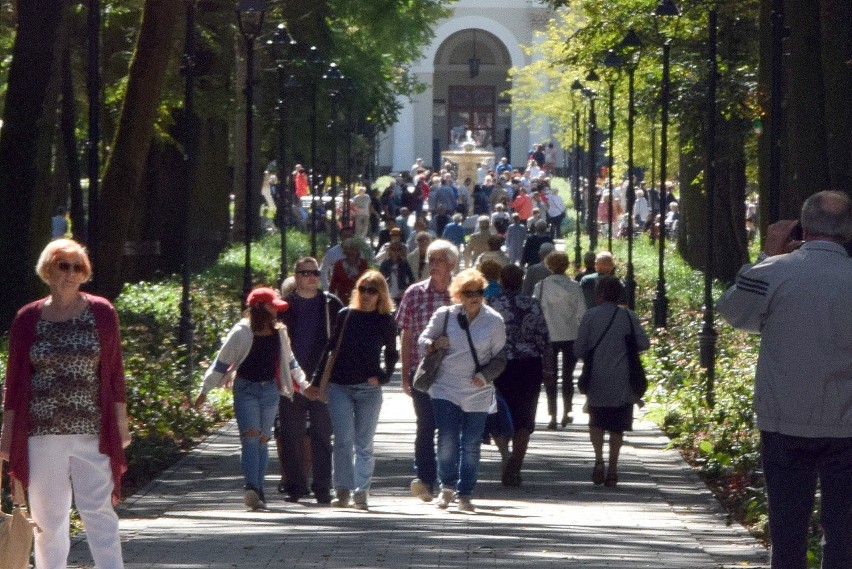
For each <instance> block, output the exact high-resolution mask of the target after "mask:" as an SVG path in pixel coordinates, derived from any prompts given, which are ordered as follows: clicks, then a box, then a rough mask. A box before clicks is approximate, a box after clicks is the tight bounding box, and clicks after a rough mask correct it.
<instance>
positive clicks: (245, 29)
mask: <svg viewBox="0 0 852 569" xmlns="http://www.w3.org/2000/svg"><path fill="white" fill-rule="evenodd" d="M265 15H266V0H239V4H238V6H237V23H238V24H239V28H240V33H241V34H242V36H243V39H244V40H245V42H246V89H245V95H246V140H245V144H246V187H245V194H246V195H245V236H244V242H245V261H244V265H243V304H245V302H246V299H247V298H248V295H249V293H250V292H251V286H252V271H251V239H252V234H253V233H254V227H253V225H254V224H253V214H252V209H253V207H252V205H253V204H252V202H253V200H252V191H253V190H254V176H253V174H254V144H253V141H254V47H255V41H256V40H257V37H258V36H259V35H260V31H261V29H262V28H263V18H264V16H265Z"/></svg>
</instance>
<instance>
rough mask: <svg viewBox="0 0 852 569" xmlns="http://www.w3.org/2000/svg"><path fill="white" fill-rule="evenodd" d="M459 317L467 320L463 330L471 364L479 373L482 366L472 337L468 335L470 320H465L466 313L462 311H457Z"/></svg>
mask: <svg viewBox="0 0 852 569" xmlns="http://www.w3.org/2000/svg"><path fill="white" fill-rule="evenodd" d="M459 318H460V319H461V318H464V319H465V320H466V321H467V326H465V327H464V332H465V334H466V335H467V344H468V346H470V355H472V356H473V365H474V366H475V367H476V373H479V372H480V370H482V366H480V365H479V357H478V356H477V355H476V348H475V347H474V346H473V338H471V336H470V321H469V320H467V314H464V313H463V312H459Z"/></svg>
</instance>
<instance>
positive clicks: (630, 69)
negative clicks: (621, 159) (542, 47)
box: [620, 28, 642, 310]
mask: <svg viewBox="0 0 852 569" xmlns="http://www.w3.org/2000/svg"><path fill="white" fill-rule="evenodd" d="M620 48H621V50H622V51H623V53H624V55H625V65H626V66H627V93H628V102H627V277H626V278H625V282H624V285H625V288H626V289H627V306H628V307H630V309H631V310H633V309H635V308H636V278H635V274H634V268H633V205H634V204H635V202H636V188H635V187H634V184H633V126H634V123H635V121H636V102H635V89H634V84H633V77H634V75H635V73H636V66H637V65H638V64H639V57H640V56H641V49H642V42H641V40H640V39H639V36H638V35H637V34H636V31H635V30H634V29H633V28H631V29H630V30H629V31H628V32H627V35H626V36H625V37H624V39H623V40H622V41H621V46H620Z"/></svg>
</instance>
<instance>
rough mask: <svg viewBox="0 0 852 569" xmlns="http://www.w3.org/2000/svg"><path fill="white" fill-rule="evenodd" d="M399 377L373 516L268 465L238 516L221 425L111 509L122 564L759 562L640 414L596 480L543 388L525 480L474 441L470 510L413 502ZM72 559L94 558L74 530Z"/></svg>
mask: <svg viewBox="0 0 852 569" xmlns="http://www.w3.org/2000/svg"><path fill="white" fill-rule="evenodd" d="M395 379H396V381H395V382H392V386H391V387H387V388H385V400H384V405H383V407H382V414H381V419H380V422H379V428H378V433H377V436H376V445H375V453H376V457H377V463H376V469H375V478H374V482H373V487H372V491H371V495H370V511H369V512H357V511H355V510H351V509H348V510H344V509H332V508H330V507H328V506H318V505H316V504H315V503H313V502H312V501H310V500H307V499H305V500H303V501H302V502H301V503H298V504H291V503H288V502H285V501H284V500H283V496H281V495H279V494H278V493H277V492H276V490H275V488H276V485H277V482H278V466H277V461H275V460H270V468H269V473H268V476H267V481H266V494H267V498H268V505H269V510H268V511H259V512H250V511H246V510H245V507H244V506H243V504H242V491H241V488H242V482H241V476H240V473H239V441H238V439H237V433H236V428H235V425H234V424H233V423H229V424H227V425H225V426H224V427H223V428H222V429H221V430H219V431H218V432H216V433H215V434H213V435H212V436H210V437H209V438H208V439H206V440H205V441H204V442H203V443H202V444H201V445H200V446H199V447H198V448H196V449H195V450H194V451H192V452H191V453H190V454H189V455H188V456H186V457H185V458H184V459H182V460H181V461H180V462H179V463H178V464H176V465H175V466H174V467H173V468H171V469H170V470H168V471H166V472H165V473H163V475H162V476H161V477H160V478H158V479H157V480H155V481H154V482H152V483H151V484H150V485H148V486H147V487H146V488H144V489H142V490H141V491H140V492H138V493H137V494H136V495H134V496H132V497H131V498H130V499H128V500H127V501H126V502H125V503H123V504H122V505H121V506H120V508H119V514H120V516H121V530H122V535H123V544H124V556H125V560H126V566H127V568H128V569H142V568H148V567H157V568H173V569H195V568H198V569H201V568H205V569H207V568H210V569H226V568H228V569H231V568H235V567H239V568H256V567H257V568H261V567H288V568H290V567H292V568H338V569H353V568H359V567H364V568H392V569H397V568H399V569H403V568H408V569H425V568H449V567H452V568H465V567H470V568H488V569H497V568H510V567H511V568H516V567H525V568H528V569H539V568H554V569H555V568H575V567H577V568H578V567H583V568H587V569H598V568H600V569H603V568H609V569H637V568H646V567H647V568H655V569H661V568H672V569H675V568H676V569H684V568H690V569H704V568H706V569H710V568H714V569H719V568H725V569H729V568H734V567H738V568H742V567H751V568H755V567H768V554H767V551H766V549H765V548H764V547H762V546H761V545H760V544H759V543H758V542H756V541H755V540H754V539H753V538H752V537H751V536H750V535H749V534H748V533H747V532H746V531H745V530H744V529H743V528H742V527H740V526H739V525H737V524H736V523H733V524H730V523H728V519H727V516H726V515H725V514H724V512H723V511H722V509H721V508H720V506H719V505H718V503H717V502H716V501H715V499H714V498H713V496H712V495H711V494H710V492H709V491H708V490H707V489H706V487H705V486H704V485H703V484H702V483H701V481H700V480H699V479H698V477H697V476H696V475H695V473H694V472H693V471H692V470H691V469H690V468H689V467H688V466H687V465H686V464H685V463H684V462H683V460H682V459H681V458H680V456H679V455H678V453H677V452H676V451H674V450H670V449H667V448H666V446H667V443H668V439H666V437H665V436H664V435H663V434H662V433H661V432H660V431H659V430H658V429H656V427H654V426H653V425H651V424H650V423H648V422H644V421H637V422H636V430H635V431H634V432H632V433H628V434H627V435H626V437H625V445H624V448H623V449H622V459H621V466H620V482H619V485H618V486H617V487H616V488H605V487H602V486H594V485H593V484H592V483H591V481H590V473H591V469H592V465H593V462H594V461H593V453H592V447H591V444H590V443H589V440H588V434H587V427H586V424H585V421H586V415H584V414H583V413H582V412H581V411H580V408H581V406H582V404H583V398H582V397H581V396H579V397H577V398H575V401H574V403H575V409H574V416H575V418H576V419H575V423H574V424H573V425H569V426H568V428H566V429H560V430H558V431H548V430H545V429H544V428H543V427H544V425H545V424H546V420H547V417H546V415H545V414H544V411H543V410H544V409H546V406H545V399H544V396H543V395H542V400H541V402H540V405H539V426H540V427H541V430H539V431H537V432H536V433H534V434H533V438H532V441H531V444H530V452H529V455H528V457H527V460H526V465H525V468H524V472H523V476H524V482H523V486H521V487H519V488H505V487H503V486H502V485H501V484H500V456H499V453H498V452H497V450H496V448H495V447H493V446H484V447H483V452H482V468H481V472H480V481H479V485H478V486H477V490H476V495H475V497H474V503H475V504H476V506H477V513H476V514H473V515H469V514H460V513H456V512H454V511H453V510H452V509H450V510H448V511H441V510H438V509H437V508H436V507H435V506H434V505H432V504H426V503H423V502H421V501H420V500H418V499H415V498H413V497H411V496H410V494H409V491H408V484H409V482H410V481H411V479H412V473H411V455H412V450H413V440H414V423H413V420H412V417H413V411H412V408H411V402H410V400H409V399H408V397H407V396H405V395H404V394H403V393H402V392H401V390H400V389H399V388H398V387H395V386H398V384H399V382H398V377H397V378H395ZM272 455H274V451H273V453H272ZM71 561H72V563H71V567H75V568H90V567H92V563H91V558H90V556H89V551H88V547H87V546H86V545H85V541H84V536H83V537H81V538H80V539H77V540H76V541H75V543H74V545H73V548H72V555H71Z"/></svg>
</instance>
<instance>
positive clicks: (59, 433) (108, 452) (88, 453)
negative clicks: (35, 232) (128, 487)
mask: <svg viewBox="0 0 852 569" xmlns="http://www.w3.org/2000/svg"><path fill="white" fill-rule="evenodd" d="M36 273H37V274H38V276H39V277H40V278H41V280H43V281H44V282H45V283H46V284H47V285H48V286H49V287H50V294H49V295H48V296H47V298H43V299H41V300H37V301H35V302H33V303H30V304H28V305H26V306H24V307H23V308H22V309H21V310H20V311H19V312H18V314H17V316H16V317H15V320H14V321H13V322H12V327H11V330H10V336H9V360H8V366H7V368H6V382H5V393H4V396H3V406H4V410H3V434H2V437H0V461H2V460H8V461H9V474H10V475H11V476H12V477H14V478H16V479H17V480H20V481H21V483H22V484H23V486H24V487H25V488H27V489H28V490H29V500H30V512H31V513H32V517H33V520H34V521H35V523H36V524H38V527H39V528H41V531H40V532H37V533H36V535H35V566H36V568H39V569H41V568H47V567H65V566H66V564H67V560H68V551H69V548H70V542H69V539H68V529H69V510H70V508H71V502H72V498H73V501H74V503H76V505H77V509H78V510H79V512H80V517H81V518H82V519H83V523H84V524H85V525H86V532H87V534H88V537H89V539H88V543H89V548H90V549H91V552H92V557H93V559H94V562H95V565H97V566H98V567H101V568H103V569H116V568H120V567H123V566H124V564H123V560H122V554H121V542H120V540H119V534H118V516H117V515H116V514H115V511H114V510H113V505H114V504H115V503H116V502H117V501H118V498H119V497H120V495H121V487H120V482H121V475H122V473H123V472H124V471H125V470H126V469H127V467H126V462H125V457H124V448H125V447H127V446H128V445H129V444H130V430H129V428H128V422H127V403H126V401H127V400H126V397H125V396H126V393H125V383H124V365H123V363H122V358H121V338H120V335H119V326H118V316H117V314H116V312H115V309H114V308H113V306H112V305H111V304H110V303H109V301H107V300H106V299H104V298H100V297H98V296H94V295H90V294H86V293H83V292H81V291H80V286H81V285H82V284H83V283H85V282H87V281H88V280H89V279H90V278H91V276H92V265H91V262H90V261H89V257H88V255H87V254H86V250H85V249H84V248H83V246H82V245H80V244H79V243H77V242H76V241H72V240H70V239H57V240H56V241H52V242H51V243H50V244H48V245H47V247H45V249H44V250H43V251H42V252H41V255H40V257H39V259H38V263H37V264H36ZM0 466H2V464H0ZM0 564H2V561H0Z"/></svg>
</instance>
